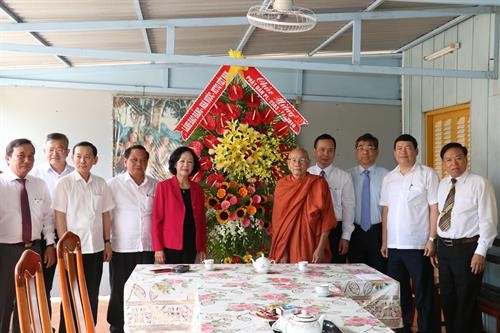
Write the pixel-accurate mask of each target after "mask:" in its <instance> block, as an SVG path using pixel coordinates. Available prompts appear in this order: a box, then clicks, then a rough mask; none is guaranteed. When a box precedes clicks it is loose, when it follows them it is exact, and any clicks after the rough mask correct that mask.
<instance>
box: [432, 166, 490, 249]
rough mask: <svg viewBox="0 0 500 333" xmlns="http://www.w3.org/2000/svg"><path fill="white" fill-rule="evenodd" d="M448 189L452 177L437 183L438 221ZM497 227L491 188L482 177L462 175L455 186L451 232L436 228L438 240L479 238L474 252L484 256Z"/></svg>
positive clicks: (469, 174)
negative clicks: (441, 238)
mask: <svg viewBox="0 0 500 333" xmlns="http://www.w3.org/2000/svg"><path fill="white" fill-rule="evenodd" d="M450 188H451V177H450V176H447V177H445V178H443V180H441V183H439V190H438V208H439V211H440V212H441V214H440V215H439V218H441V215H442V214H443V213H442V211H443V207H444V204H445V202H446V197H447V196H448V193H449V192H450ZM438 221H439V219H438ZM497 224H498V215H497V202H496V198H495V190H494V189H493V186H491V184H490V182H489V181H488V180H487V179H486V178H484V177H481V176H479V175H476V174H472V173H470V172H468V171H466V172H464V173H463V174H462V175H461V176H460V177H458V178H457V182H456V183H455V203H454V205H453V209H452V210H451V225H450V229H448V230H446V231H442V230H441V229H440V228H439V227H438V228H437V229H438V235H439V237H443V238H452V239H457V238H464V237H473V236H476V235H479V241H478V245H477V248H476V252H475V253H477V254H480V255H482V256H483V257H484V256H486V252H487V251H488V249H489V248H490V247H491V245H492V244H493V240H494V239H495V237H496V236H497Z"/></svg>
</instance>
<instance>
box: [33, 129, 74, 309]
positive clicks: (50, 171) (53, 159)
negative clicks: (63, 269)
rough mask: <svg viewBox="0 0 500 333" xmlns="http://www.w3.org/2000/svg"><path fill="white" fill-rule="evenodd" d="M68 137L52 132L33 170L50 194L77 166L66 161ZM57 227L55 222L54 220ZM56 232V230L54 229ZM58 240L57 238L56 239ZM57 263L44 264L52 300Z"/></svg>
mask: <svg viewBox="0 0 500 333" xmlns="http://www.w3.org/2000/svg"><path fill="white" fill-rule="evenodd" d="M68 147H69V141H68V137H67V136H66V135H64V134H62V133H50V134H48V135H47V138H46V140H45V147H44V148H43V153H44V155H45V160H46V161H45V162H44V163H42V164H40V165H38V166H37V167H35V168H33V170H31V173H30V174H31V175H33V176H36V177H39V178H42V179H43V180H44V181H45V183H46V184H47V186H48V187H49V192H50V196H51V197H52V196H53V195H54V190H55V188H56V183H57V182H58V181H59V179H61V178H62V177H64V176H66V175H68V174H70V173H71V172H72V171H73V170H74V169H75V168H74V167H72V166H71V165H69V164H68V163H66V158H67V157H68V154H69V149H68ZM54 228H55V222H54ZM54 232H55V230H54ZM56 241H57V240H56ZM44 248H45V237H43V239H42V251H43V249H44ZM55 270H56V265H52V266H51V267H46V265H43V279H44V281H45V289H46V291H47V299H48V300H49V301H50V291H51V290H52V284H53V281H54V274H55ZM49 313H50V314H52V307H51V306H49Z"/></svg>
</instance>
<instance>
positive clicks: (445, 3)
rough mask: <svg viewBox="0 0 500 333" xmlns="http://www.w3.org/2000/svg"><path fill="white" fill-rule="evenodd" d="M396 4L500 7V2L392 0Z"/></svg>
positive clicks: (490, 0) (487, 0) (479, 0)
mask: <svg viewBox="0 0 500 333" xmlns="http://www.w3.org/2000/svg"><path fill="white" fill-rule="evenodd" d="M391 1H394V2H413V3H414V2H419V3H428V4H429V5H436V4H444V5H465V6H500V0H391Z"/></svg>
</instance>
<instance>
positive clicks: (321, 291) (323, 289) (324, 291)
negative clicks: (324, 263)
mask: <svg viewBox="0 0 500 333" xmlns="http://www.w3.org/2000/svg"><path fill="white" fill-rule="evenodd" d="M314 290H316V294H318V296H328V295H330V286H329V285H327V284H320V285H319V286H316V287H314Z"/></svg>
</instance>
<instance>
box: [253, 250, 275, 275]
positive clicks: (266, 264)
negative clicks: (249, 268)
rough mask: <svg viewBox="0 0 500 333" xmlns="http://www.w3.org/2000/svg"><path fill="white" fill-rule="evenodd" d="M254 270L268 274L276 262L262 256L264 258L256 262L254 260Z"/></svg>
mask: <svg viewBox="0 0 500 333" xmlns="http://www.w3.org/2000/svg"><path fill="white" fill-rule="evenodd" d="M252 264H253V268H254V269H255V271H256V272H257V273H267V272H269V269H270V268H271V264H274V260H269V259H267V258H266V257H265V256H264V253H263V254H262V257H260V258H258V259H256V260H255V261H254V260H253V259H252Z"/></svg>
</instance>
